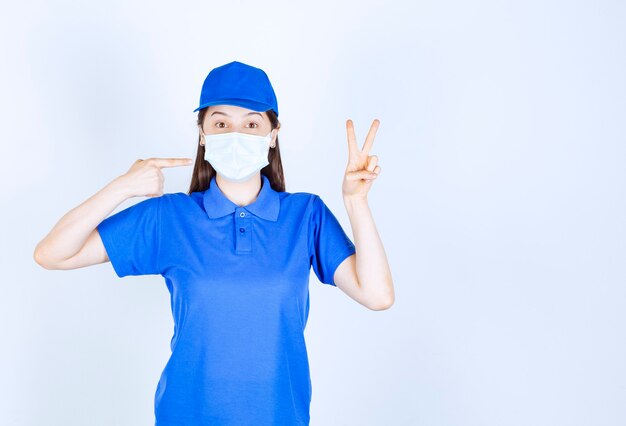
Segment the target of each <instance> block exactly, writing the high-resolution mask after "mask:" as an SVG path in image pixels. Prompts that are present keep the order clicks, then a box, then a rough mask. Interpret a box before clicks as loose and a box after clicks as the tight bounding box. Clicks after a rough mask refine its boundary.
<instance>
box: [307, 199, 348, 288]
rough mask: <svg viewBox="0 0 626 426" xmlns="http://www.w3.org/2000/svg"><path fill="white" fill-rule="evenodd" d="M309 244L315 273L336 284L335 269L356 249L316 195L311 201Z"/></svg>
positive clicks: (331, 283) (322, 279)
mask: <svg viewBox="0 0 626 426" xmlns="http://www.w3.org/2000/svg"><path fill="white" fill-rule="evenodd" d="M309 245H310V247H309V253H310V258H311V266H312V267H313V270H314V271H315V275H317V278H318V279H319V280H320V282H322V283H324V284H330V285H333V286H336V284H335V281H334V275H335V270H336V269H337V267H338V266H339V265H340V264H341V262H343V261H344V260H345V259H346V258H347V257H348V256H350V255H352V254H354V253H355V252H356V249H355V247H354V244H353V243H352V241H351V240H350V238H349V237H348V235H346V233H345V231H344V230H343V228H342V227H341V224H340V223H339V221H338V220H337V218H336V217H335V215H333V213H332V212H331V211H330V209H329V208H328V206H326V204H325V203H324V201H323V200H322V199H321V198H320V197H319V196H318V195H316V196H315V198H314V200H313V203H312V212H311V216H310V223H309Z"/></svg>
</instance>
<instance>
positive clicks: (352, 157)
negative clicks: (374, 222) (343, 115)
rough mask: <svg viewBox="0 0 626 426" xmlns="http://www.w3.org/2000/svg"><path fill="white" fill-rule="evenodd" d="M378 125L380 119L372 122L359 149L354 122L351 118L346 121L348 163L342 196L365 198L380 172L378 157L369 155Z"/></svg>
mask: <svg viewBox="0 0 626 426" xmlns="http://www.w3.org/2000/svg"><path fill="white" fill-rule="evenodd" d="M379 125H380V120H378V119H376V120H374V121H373V122H372V125H371V126H370V130H369V132H368V133H367V137H366V138H365V143H364V144H363V147H362V149H359V148H358V146H357V144H356V136H355V134H354V124H353V123H352V120H348V121H346V131H347V132H348V165H347V167H346V173H345V176H344V178H343V185H342V192H343V196H344V198H363V199H366V198H367V193H368V191H369V190H370V188H371V187H372V183H373V182H374V179H376V177H378V175H379V174H380V166H377V165H376V163H377V162H378V157H377V156H375V155H369V152H370V149H371V148H372V144H373V143H374V136H375V135H376V130H378V126H379Z"/></svg>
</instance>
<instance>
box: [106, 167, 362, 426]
mask: <svg viewBox="0 0 626 426" xmlns="http://www.w3.org/2000/svg"><path fill="white" fill-rule="evenodd" d="M261 178H262V186H261V191H260V192H259V194H258V196H257V198H256V200H255V201H254V202H252V203H251V204H248V205H247V206H239V205H237V204H235V203H233V202H232V201H230V200H229V199H228V198H227V197H226V196H225V195H224V193H222V191H221V190H220V188H219V187H218V186H217V184H216V180H215V177H213V178H212V180H211V182H210V184H209V188H208V189H207V190H205V191H199V192H192V193H191V194H185V193H182V192H179V193H170V194H164V195H162V196H160V197H155V198H148V199H145V200H143V201H141V202H138V203H136V204H134V205H132V206H131V207H128V208H126V209H125V210H122V211H120V212H118V213H116V214H114V215H112V216H110V217H108V218H106V219H105V220H103V221H102V222H101V223H100V224H99V225H98V231H99V233H100V236H101V238H102V242H103V244H104V246H105V248H106V251H107V254H108V256H109V259H110V260H111V264H112V266H113V268H114V271H115V273H116V274H117V276H119V277H124V276H127V275H146V274H157V275H162V276H163V278H164V279H165V284H166V286H167V288H168V290H169V293H170V302H171V309H172V316H173V319H174V333H173V336H172V340H171V344H170V347H171V355H170V358H169V360H168V362H167V364H166V365H165V368H164V369H163V372H162V374H161V377H160V380H159V382H158V385H157V389H156V393H155V396H154V397H155V400H154V412H155V416H156V425H157V426H173V425H185V426H195V425H237V426H245V425H255V426H260V425H261V426H262V425H290V426H294V425H308V424H309V419H310V416H309V407H310V402H311V390H312V387H311V381H310V375H309V364H308V357H307V349H306V344H305V339H304V329H305V326H306V323H307V318H308V314H309V288H308V285H309V276H310V271H311V267H312V268H313V270H314V272H315V274H316V276H317V277H318V279H319V280H320V282H322V283H324V284H329V285H335V283H334V279H333V275H334V273H335V270H336V269H337V267H338V266H339V264H340V263H341V262H343V260H345V259H346V258H347V257H348V256H350V255H352V254H354V253H355V247H354V244H353V243H352V241H351V240H350V238H349V237H348V236H347V235H346V233H345V232H344V230H343V229H342V227H341V225H340V224H339V222H338V221H337V219H336V217H335V216H334V215H333V213H332V212H331V211H330V210H329V209H328V207H327V206H326V204H325V203H324V202H323V201H322V199H321V198H320V197H319V196H318V195H315V194H310V193H306V192H296V193H289V192H278V191H275V190H274V189H272V187H271V185H270V182H269V180H268V178H267V177H266V176H264V175H261Z"/></svg>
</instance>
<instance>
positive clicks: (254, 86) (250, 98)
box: [193, 61, 278, 116]
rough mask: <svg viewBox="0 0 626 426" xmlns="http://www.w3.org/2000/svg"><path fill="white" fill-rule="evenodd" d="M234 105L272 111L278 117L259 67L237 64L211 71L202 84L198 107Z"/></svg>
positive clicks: (272, 94) (273, 95) (231, 63)
mask: <svg viewBox="0 0 626 426" xmlns="http://www.w3.org/2000/svg"><path fill="white" fill-rule="evenodd" d="M210 105H235V106H240V107H243V108H248V109H251V110H253V111H258V112H263V111H267V110H270V109H271V110H274V112H275V113H276V116H278V101H277V100H276V94H275V93H274V88H272V84H271V83H270V79H269V78H268V77H267V74H265V71H263V70H262V69H260V68H256V67H253V66H250V65H247V64H244V63H241V62H238V61H233V62H230V63H228V64H226V65H222V66H219V67H217V68H214V69H213V70H211V72H210V73H209V75H207V77H206V79H205V80H204V83H203V84H202V92H201V93H200V106H199V107H198V108H196V109H194V110H193V112H196V111H198V110H200V109H202V108H205V107H208V106H210Z"/></svg>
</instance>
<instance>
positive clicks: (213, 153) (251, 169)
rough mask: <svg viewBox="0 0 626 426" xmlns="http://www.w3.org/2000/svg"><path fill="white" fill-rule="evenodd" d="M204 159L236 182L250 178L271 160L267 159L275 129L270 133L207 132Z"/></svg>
mask: <svg viewBox="0 0 626 426" xmlns="http://www.w3.org/2000/svg"><path fill="white" fill-rule="evenodd" d="M203 136H204V141H205V145H204V159H205V160H206V161H208V162H209V163H211V166H213V168H214V169H215V170H216V171H217V172H218V173H219V174H221V175H222V176H224V177H225V178H227V179H228V180H231V181H233V182H243V181H246V180H248V179H249V178H250V177H251V176H252V175H253V174H255V173H256V172H257V171H259V170H261V169H262V168H263V167H265V166H267V165H268V164H269V161H268V159H267V156H268V153H269V149H270V141H271V140H272V132H270V133H269V134H268V135H267V136H257V135H250V134H247V133H238V132H230V133H220V134H216V135H204V133H203Z"/></svg>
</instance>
